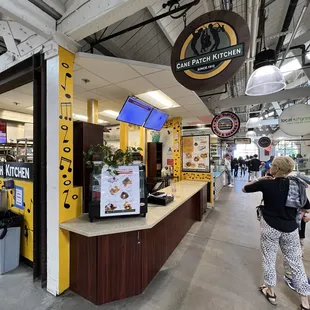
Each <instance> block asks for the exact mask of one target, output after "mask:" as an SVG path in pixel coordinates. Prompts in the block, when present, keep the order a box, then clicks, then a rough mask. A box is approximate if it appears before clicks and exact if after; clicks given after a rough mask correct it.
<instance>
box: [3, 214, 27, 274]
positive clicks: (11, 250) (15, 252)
mask: <svg viewBox="0 0 310 310" xmlns="http://www.w3.org/2000/svg"><path fill="white" fill-rule="evenodd" d="M22 222H23V217H22V216H21V215H18V214H16V213H14V212H12V211H10V210H8V211H0V275H1V274H4V273H6V272H9V271H11V270H13V269H15V268H17V267H18V266H19V252H20V230H21V225H22Z"/></svg>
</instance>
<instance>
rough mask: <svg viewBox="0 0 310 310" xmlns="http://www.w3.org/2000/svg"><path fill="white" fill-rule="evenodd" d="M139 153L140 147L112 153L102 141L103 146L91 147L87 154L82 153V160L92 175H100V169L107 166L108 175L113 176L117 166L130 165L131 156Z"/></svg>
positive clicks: (105, 142)
mask: <svg viewBox="0 0 310 310" xmlns="http://www.w3.org/2000/svg"><path fill="white" fill-rule="evenodd" d="M140 151H142V149H141V148H140V147H138V148H135V147H127V149H126V150H125V151H123V150H121V149H119V150H117V151H116V152H113V149H112V147H111V146H110V145H108V144H107V141H105V140H104V141H103V144H97V145H91V146H90V148H89V149H88V150H87V152H84V158H85V163H86V166H87V168H90V169H92V170H93V173H96V172H98V173H100V172H101V170H102V167H103V166H107V167H108V171H109V172H110V174H111V175H113V174H114V175H115V174H117V170H116V168H117V167H118V166H128V165H130V164H132V162H133V154H134V153H137V152H140ZM94 170H96V171H94Z"/></svg>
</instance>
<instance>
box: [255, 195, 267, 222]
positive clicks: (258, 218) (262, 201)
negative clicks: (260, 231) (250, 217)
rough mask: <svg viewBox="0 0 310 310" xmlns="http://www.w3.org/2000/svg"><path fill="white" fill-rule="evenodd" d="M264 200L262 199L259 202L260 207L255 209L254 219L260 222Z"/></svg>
mask: <svg viewBox="0 0 310 310" xmlns="http://www.w3.org/2000/svg"><path fill="white" fill-rule="evenodd" d="M264 207H265V206H264V200H263V199H262V200H261V202H260V205H259V206H257V207H256V217H257V220H258V221H260V220H261V218H262V216H263V215H262V214H263V208H264Z"/></svg>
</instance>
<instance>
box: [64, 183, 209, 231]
mask: <svg viewBox="0 0 310 310" xmlns="http://www.w3.org/2000/svg"><path fill="white" fill-rule="evenodd" d="M206 185H207V182H201V181H181V182H178V183H176V188H177V191H176V195H175V197H174V201H173V202H171V203H170V204H168V205H167V206H165V207H161V206H154V205H152V204H149V205H148V213H147V215H146V217H113V218H103V219H97V220H96V221H95V222H93V223H91V222H89V218H88V214H84V215H82V216H80V217H78V218H75V219H73V220H70V221H67V222H64V223H62V224H60V225H59V227H60V228H62V229H65V230H68V231H71V232H74V233H76V234H79V235H83V236H86V237H96V236H102V235H110V234H117V233H124V232H129V231H137V230H144V229H150V228H152V227H154V226H155V225H156V224H158V223H159V222H160V221H162V220H163V219H164V218H166V217H167V216H168V215H169V214H170V213H172V212H173V211H174V210H176V209H177V208H178V207H180V206H181V205H182V204H183V203H184V202H186V201H187V200H188V199H189V198H191V197H192V196H194V195H195V194H196V193H198V192H199V191H200V190H201V189H203V188H204V186H206ZM161 191H163V192H166V193H171V188H170V186H169V187H167V188H165V189H163V190H161Z"/></svg>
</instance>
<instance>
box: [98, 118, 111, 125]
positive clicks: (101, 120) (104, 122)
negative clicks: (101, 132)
mask: <svg viewBox="0 0 310 310" xmlns="http://www.w3.org/2000/svg"><path fill="white" fill-rule="evenodd" d="M107 123H109V122H107V121H104V120H103V119H98V124H107Z"/></svg>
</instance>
